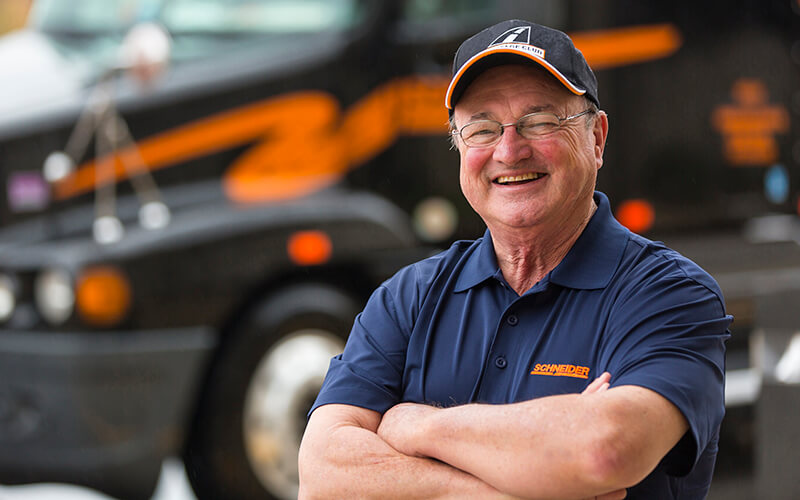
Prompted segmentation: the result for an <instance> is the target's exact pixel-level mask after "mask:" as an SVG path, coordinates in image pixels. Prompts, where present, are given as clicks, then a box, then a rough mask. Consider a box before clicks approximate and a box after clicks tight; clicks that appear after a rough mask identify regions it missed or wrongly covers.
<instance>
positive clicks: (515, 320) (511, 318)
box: [506, 314, 519, 326]
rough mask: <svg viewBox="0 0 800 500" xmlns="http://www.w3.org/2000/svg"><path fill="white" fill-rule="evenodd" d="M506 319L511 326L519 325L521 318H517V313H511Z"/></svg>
mask: <svg viewBox="0 0 800 500" xmlns="http://www.w3.org/2000/svg"><path fill="white" fill-rule="evenodd" d="M506 321H507V322H508V324H509V325H511V326H517V323H519V318H517V315H516V314H509V316H508V318H506Z"/></svg>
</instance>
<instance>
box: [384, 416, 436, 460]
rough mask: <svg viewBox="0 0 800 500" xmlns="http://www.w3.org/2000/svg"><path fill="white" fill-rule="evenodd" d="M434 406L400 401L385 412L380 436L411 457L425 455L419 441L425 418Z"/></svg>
mask: <svg viewBox="0 0 800 500" xmlns="http://www.w3.org/2000/svg"><path fill="white" fill-rule="evenodd" d="M435 411H438V409H437V408H434V407H433V406H428V405H424V404H419V403H400V404H399V405H396V406H393V407H392V408H389V410H388V411H387V412H386V413H384V414H383V418H382V419H381V423H380V425H379V426H378V436H379V437H380V438H381V439H383V440H384V441H385V442H386V443H387V444H388V445H389V446H391V447H392V448H394V449H395V450H397V451H399V452H400V453H402V454H404V455H407V456H410V457H424V456H426V455H424V454H423V453H421V451H420V450H419V447H418V446H417V443H419V442H420V438H421V437H422V432H421V431H422V429H423V428H424V426H423V425H422V424H423V420H424V419H425V417H427V416H429V415H430V414H431V413H432V412H435Z"/></svg>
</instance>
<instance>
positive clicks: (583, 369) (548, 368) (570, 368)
mask: <svg viewBox="0 0 800 500" xmlns="http://www.w3.org/2000/svg"><path fill="white" fill-rule="evenodd" d="M531 375H549V376H551V377H573V378H584V379H586V378H589V367H588V366H576V365H566V364H559V363H536V366H534V367H533V370H531Z"/></svg>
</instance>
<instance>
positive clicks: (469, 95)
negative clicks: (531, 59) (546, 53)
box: [454, 64, 581, 117]
mask: <svg viewBox="0 0 800 500" xmlns="http://www.w3.org/2000/svg"><path fill="white" fill-rule="evenodd" d="M573 99H581V98H580V97H578V96H576V95H574V94H572V93H571V92H569V91H568V90H567V89H565V88H564V86H563V85H561V83H559V82H558V81H557V80H556V79H555V78H554V77H553V76H552V75H551V74H550V73H548V72H547V71H546V70H544V69H542V68H538V67H536V66H532V65H529V64H528V65H516V64H515V65H505V66H496V67H494V68H490V69H488V70H486V71H484V72H483V73H481V74H480V75H479V76H478V77H477V78H475V80H474V81H473V82H472V84H470V86H469V87H467V89H466V91H465V92H464V95H463V96H462V97H461V99H460V100H459V101H458V103H457V104H456V105H455V108H454V112H455V115H456V116H461V117H464V116H465V115H466V116H471V115H474V114H490V115H491V114H495V113H502V112H505V111H508V112H510V113H512V114H517V113H519V112H521V111H525V110H528V109H530V110H531V111H535V110H549V111H558V112H563V110H564V109H565V108H566V107H567V106H568V105H569V103H570V102H571V101H572V100H573ZM528 112H530V111H528Z"/></svg>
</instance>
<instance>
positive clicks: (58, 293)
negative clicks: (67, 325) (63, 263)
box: [34, 269, 75, 325]
mask: <svg viewBox="0 0 800 500" xmlns="http://www.w3.org/2000/svg"><path fill="white" fill-rule="evenodd" d="M34 286H35V289H34V294H35V297H36V306H37V308H38V309H39V312H40V313H41V315H42V317H44V319H45V320H47V322H48V323H50V324H53V325H60V324H61V323H63V322H65V321H66V320H68V319H69V317H70V316H71V315H72V311H73V309H74V307H75V292H74V291H73V290H72V276H70V274H69V273H68V272H66V271H64V270H60V269H50V270H47V271H44V272H42V273H41V274H40V275H39V276H38V277H37V278H36V284H35V285H34Z"/></svg>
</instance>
